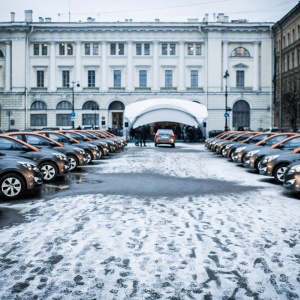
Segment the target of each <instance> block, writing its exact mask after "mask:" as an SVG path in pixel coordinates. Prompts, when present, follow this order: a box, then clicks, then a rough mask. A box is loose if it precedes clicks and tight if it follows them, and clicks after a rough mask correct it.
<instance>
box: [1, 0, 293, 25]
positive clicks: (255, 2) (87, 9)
mask: <svg viewBox="0 0 300 300" xmlns="http://www.w3.org/2000/svg"><path fill="white" fill-rule="evenodd" d="M297 3H298V0H198V1H197V0H143V1H141V0H127V1H125V0H113V1H108V0H106V1H103V0H102V1H101V0H26V1H24V0H0V7H1V10H0V22H3V21H10V12H15V20H16V21H24V11H25V10H32V11H33V21H34V22H37V21H38V18H39V17H43V18H46V17H50V18H52V21H60V22H68V21H69V20H70V21H71V22H73V21H74V22H77V21H79V20H81V21H83V22H84V21H86V20H87V18H88V17H92V18H95V20H96V21H100V22H102V21H104V22H107V21H112V22H113V21H120V22H121V21H124V20H125V19H132V20H133V21H134V22H135V21H138V22H143V21H145V22H147V21H154V19H160V21H162V22H168V21H187V19H188V18H198V19H199V21H202V20H203V17H204V16H205V14H206V13H208V14H209V21H214V14H216V15H217V14H218V13H224V14H225V15H227V16H229V20H230V21H231V20H236V19H248V20H249V21H250V22H256V21H258V22H276V21H278V20H280V19H281V18H282V17H283V16H284V15H285V14H286V13H288V12H289V11H290V10H291V9H292V8H293V7H295V6H296V5H297Z"/></svg>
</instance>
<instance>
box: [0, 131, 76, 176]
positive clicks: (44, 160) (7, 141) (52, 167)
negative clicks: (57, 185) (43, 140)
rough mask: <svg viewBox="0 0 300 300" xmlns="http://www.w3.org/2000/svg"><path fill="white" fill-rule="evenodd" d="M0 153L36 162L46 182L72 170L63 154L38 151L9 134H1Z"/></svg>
mask: <svg viewBox="0 0 300 300" xmlns="http://www.w3.org/2000/svg"><path fill="white" fill-rule="evenodd" d="M0 152H2V153H5V154H6V155H9V156H16V157H23V158H27V159H29V160H31V161H34V162H36V163H37V164H38V165H39V168H40V170H41V171H42V173H43V181H44V182H51V181H53V180H55V179H56V178H57V177H59V176H63V175H65V174H67V173H68V172H69V170H70V166H69V160H68V158H67V156H66V155H64V154H63V153H60V152H57V151H55V150H54V149H53V150H52V149H51V150H49V149H38V148H36V147H34V146H32V145H30V144H27V143H25V142H23V141H21V140H18V139H16V138H14V137H12V136H9V135H7V134H0Z"/></svg>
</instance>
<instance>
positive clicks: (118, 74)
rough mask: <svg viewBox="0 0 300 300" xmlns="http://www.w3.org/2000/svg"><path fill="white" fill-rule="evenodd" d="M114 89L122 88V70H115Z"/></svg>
mask: <svg viewBox="0 0 300 300" xmlns="http://www.w3.org/2000/svg"><path fill="white" fill-rule="evenodd" d="M113 87H114V88H120V87H122V70H113Z"/></svg>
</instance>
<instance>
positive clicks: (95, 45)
mask: <svg viewBox="0 0 300 300" xmlns="http://www.w3.org/2000/svg"><path fill="white" fill-rule="evenodd" d="M98 54H99V44H97V43H94V44H93V55H98Z"/></svg>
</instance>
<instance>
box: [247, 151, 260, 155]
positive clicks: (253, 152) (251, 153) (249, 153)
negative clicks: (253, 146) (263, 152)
mask: <svg viewBox="0 0 300 300" xmlns="http://www.w3.org/2000/svg"><path fill="white" fill-rule="evenodd" d="M258 151H259V150H253V151H250V152H248V154H247V155H248V156H252V155H254V154H256V153H257V152H258Z"/></svg>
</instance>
